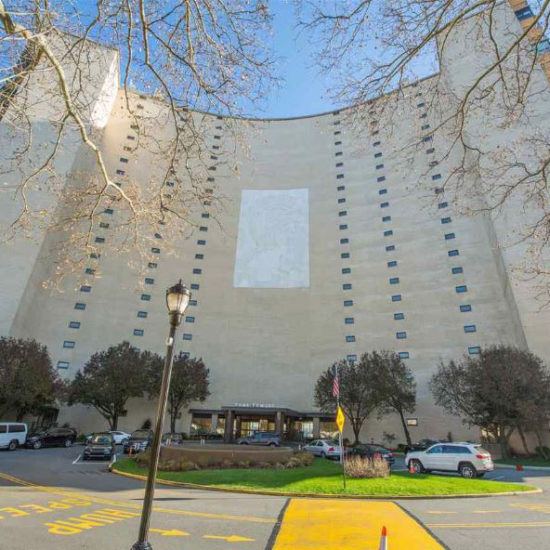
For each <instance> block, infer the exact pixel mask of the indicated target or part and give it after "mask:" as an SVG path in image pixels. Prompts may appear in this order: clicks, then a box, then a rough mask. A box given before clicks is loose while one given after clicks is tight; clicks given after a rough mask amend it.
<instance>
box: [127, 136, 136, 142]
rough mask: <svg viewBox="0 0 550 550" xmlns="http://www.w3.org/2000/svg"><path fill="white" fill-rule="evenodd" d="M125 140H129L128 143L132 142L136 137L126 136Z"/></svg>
mask: <svg viewBox="0 0 550 550" xmlns="http://www.w3.org/2000/svg"><path fill="white" fill-rule="evenodd" d="M126 139H129V140H130V141H134V140H135V139H136V136H126Z"/></svg>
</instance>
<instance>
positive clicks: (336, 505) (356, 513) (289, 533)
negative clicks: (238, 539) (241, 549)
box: [273, 499, 443, 550]
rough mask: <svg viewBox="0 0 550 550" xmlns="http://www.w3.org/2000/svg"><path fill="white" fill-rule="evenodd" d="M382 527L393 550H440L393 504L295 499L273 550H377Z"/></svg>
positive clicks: (434, 541) (435, 542)
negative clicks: (385, 530)
mask: <svg viewBox="0 0 550 550" xmlns="http://www.w3.org/2000/svg"><path fill="white" fill-rule="evenodd" d="M382 527H386V528H387V531H388V547H389V548H391V550H441V549H442V548H443V547H442V546H441V545H440V544H439V543H438V542H437V540H436V539H435V538H434V537H433V536H432V535H431V534H430V533H429V532H428V531H427V530H426V529H424V528H423V527H422V525H420V524H419V523H418V522H416V521H415V520H414V519H413V518H412V517H411V516H409V514H407V513H406V512H404V511H403V510H402V509H401V508H400V507H399V506H397V504H395V503H393V502H383V501H379V502H372V501H371V502H369V501H362V500H340V499H326V500H321V499H293V500H291V501H290V504H289V505H288V508H287V509H286V512H285V514H284V517H283V521H282V524H281V529H280V531H279V534H278V536H277V539H276V540H275V544H274V546H273V550H313V549H315V550H318V549H319V548H346V550H375V549H376V550H378V548H379V543H380V534H381V531H382Z"/></svg>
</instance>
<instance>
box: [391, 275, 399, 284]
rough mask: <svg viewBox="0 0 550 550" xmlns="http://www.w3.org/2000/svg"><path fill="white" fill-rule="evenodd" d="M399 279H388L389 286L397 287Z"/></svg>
mask: <svg viewBox="0 0 550 550" xmlns="http://www.w3.org/2000/svg"><path fill="white" fill-rule="evenodd" d="M398 284H399V277H390V285H398Z"/></svg>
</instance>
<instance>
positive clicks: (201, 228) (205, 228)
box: [199, 225, 208, 232]
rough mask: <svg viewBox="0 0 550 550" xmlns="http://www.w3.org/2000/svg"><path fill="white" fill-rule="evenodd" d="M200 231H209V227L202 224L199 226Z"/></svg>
mask: <svg viewBox="0 0 550 550" xmlns="http://www.w3.org/2000/svg"><path fill="white" fill-rule="evenodd" d="M199 231H202V232H205V231H208V227H206V226H205V225H201V226H200V227H199Z"/></svg>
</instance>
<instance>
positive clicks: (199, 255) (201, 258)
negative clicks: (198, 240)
mask: <svg viewBox="0 0 550 550" xmlns="http://www.w3.org/2000/svg"><path fill="white" fill-rule="evenodd" d="M195 260H204V254H195Z"/></svg>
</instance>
